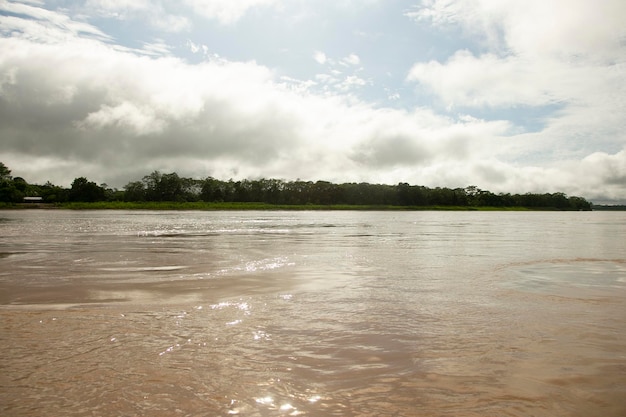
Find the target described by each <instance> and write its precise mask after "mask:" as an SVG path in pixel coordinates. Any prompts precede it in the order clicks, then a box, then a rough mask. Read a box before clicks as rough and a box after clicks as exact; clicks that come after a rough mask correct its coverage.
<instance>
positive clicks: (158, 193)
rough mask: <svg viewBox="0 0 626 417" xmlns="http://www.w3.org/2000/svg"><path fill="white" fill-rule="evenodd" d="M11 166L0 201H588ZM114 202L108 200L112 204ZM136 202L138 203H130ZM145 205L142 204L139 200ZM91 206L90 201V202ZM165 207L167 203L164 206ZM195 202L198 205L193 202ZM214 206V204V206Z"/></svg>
mask: <svg viewBox="0 0 626 417" xmlns="http://www.w3.org/2000/svg"><path fill="white" fill-rule="evenodd" d="M10 174H11V171H10V170H9V169H8V168H7V167H6V166H5V165H4V164H2V163H1V162H0V201H1V202H5V203H19V202H22V201H23V200H24V197H35V196H38V197H42V199H43V202H47V203H72V202H74V203H78V202H90V203H95V202H126V204H119V205H118V207H132V205H131V204H129V203H131V202H133V203H138V202H143V203H147V202H152V203H159V202H177V203H187V204H186V206H187V207H194V205H193V204H191V203H199V202H211V203H221V204H222V205H223V206H224V207H225V208H226V207H232V204H230V206H229V205H228V204H227V203H263V204H264V205H263V204H262V205H259V207H268V206H267V205H273V206H276V205H279V206H284V207H292V206H302V205H310V206H333V207H338V208H345V207H350V206H367V207H383V208H385V207H386V208H392V207H443V208H445V207H450V208H451V207H457V208H463V207H466V208H471V207H493V208H507V207H525V208H531V209H557V210H590V209H591V203H589V202H588V201H587V200H585V199H584V198H582V197H568V196H566V195H565V194H563V193H553V194H550V193H547V194H533V193H526V194H503V193H500V194H494V193H492V192H490V191H485V190H481V189H479V188H478V187H476V186H469V187H467V188H454V189H451V188H441V187H437V188H428V187H424V186H419V185H409V184H407V183H400V184H397V185H385V184H369V183H358V184H357V183H344V184H333V183H330V182H326V181H316V182H312V181H300V180H297V181H283V180H278V179H263V178H262V179H258V180H241V181H233V180H228V181H222V180H218V179H215V178H212V177H208V178H205V179H193V178H184V177H180V176H179V175H178V174H176V173H175V172H173V173H170V174H163V173H161V172H159V171H154V172H152V173H151V174H149V175H146V176H145V177H143V178H142V179H141V180H140V181H131V182H129V183H128V184H126V186H124V189H123V190H118V189H112V188H110V187H108V186H107V185H106V184H101V185H97V184H96V183H95V182H92V181H89V180H87V179H86V178H85V177H79V178H76V179H75V180H74V181H73V182H72V186H71V188H69V189H67V188H63V187H59V186H56V185H53V184H51V183H50V182H47V183H46V184H44V185H34V184H28V183H27V182H26V181H25V180H24V179H23V178H20V177H15V178H13V177H11V175H10ZM112 206H114V205H109V207H112ZM135 206H138V205H135ZM143 206H144V207H145V206H146V205H145V204H144V205H143ZM94 207H95V206H94ZM168 207H173V206H172V205H168ZM195 207H200V206H199V205H196V206H195ZM216 207H220V206H216Z"/></svg>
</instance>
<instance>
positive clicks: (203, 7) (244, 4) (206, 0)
mask: <svg viewBox="0 0 626 417" xmlns="http://www.w3.org/2000/svg"><path fill="white" fill-rule="evenodd" d="M183 2H184V3H185V4H186V5H188V6H190V7H191V8H192V10H193V11H194V12H195V13H197V14H199V15H202V16H204V17H206V18H208V19H215V20H217V21H219V22H220V23H221V24H224V25H229V24H233V23H235V22H236V21H238V20H239V19H241V18H242V17H243V16H244V15H245V14H246V13H247V12H248V11H249V10H250V9H253V8H255V7H268V6H272V5H274V4H276V3H278V0H184V1H183Z"/></svg>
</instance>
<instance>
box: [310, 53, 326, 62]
mask: <svg viewBox="0 0 626 417" xmlns="http://www.w3.org/2000/svg"><path fill="white" fill-rule="evenodd" d="M313 59H314V60H315V61H317V63H318V64H321V65H323V64H325V63H326V61H327V58H326V54H325V53H324V52H321V51H316V52H315V53H314V54H313Z"/></svg>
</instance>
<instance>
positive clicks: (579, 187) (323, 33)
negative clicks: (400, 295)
mask: <svg viewBox="0 0 626 417" xmlns="http://www.w3.org/2000/svg"><path fill="white" fill-rule="evenodd" d="M625 21H626V2H624V1H623V0H597V1H593V2H592V1H589V0H525V1H519V0H421V1H420V0H358V1H357V0H315V1H310V0H177V1H171V0H152V1H149V0H87V1H73V0H50V1H44V0H23V1H12V0H0V162H3V163H4V164H5V165H6V166H7V167H8V168H9V169H11V170H12V175H13V176H21V177H23V178H24V179H26V180H27V181H28V182H29V183H40V184H43V183H45V182H46V181H50V182H52V183H54V184H57V185H62V186H69V185H70V184H71V182H72V181H73V179H74V178H77V177H86V178H88V179H89V180H90V181H94V182H96V183H98V184H102V183H106V184H108V185H109V186H110V187H117V188H120V189H121V188H123V187H124V185H126V184H127V183H128V182H130V181H136V180H140V179H141V178H142V177H143V176H144V175H147V174H149V173H151V172H153V171H155V170H158V171H161V172H163V173H170V172H176V173H178V174H179V175H180V176H185V177H193V178H198V179H202V178H206V177H208V176H212V177H214V178H218V179H222V180H228V179H231V178H232V179H234V180H239V179H258V178H263V177H264V178H278V179H284V180H287V181H291V180H296V179H301V180H306V181H317V180H324V181H331V182H335V183H342V182H370V183H380V184H397V183H399V182H408V183H409V184H414V185H425V186H428V187H451V188H457V187H461V188H464V187H467V186H469V185H474V186H477V187H478V188H480V189H484V190H489V191H492V192H496V193H500V192H503V193H509V192H511V193H527V192H540V193H546V192H549V193H553V192H564V193H566V194H568V195H576V196H581V197H584V198H587V199H588V200H590V201H593V202H594V203H596V204H614V203H621V204H624V203H626V25H625V24H624V22H625Z"/></svg>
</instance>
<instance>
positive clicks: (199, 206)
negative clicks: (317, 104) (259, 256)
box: [0, 201, 557, 211]
mask: <svg viewBox="0 0 626 417" xmlns="http://www.w3.org/2000/svg"><path fill="white" fill-rule="evenodd" d="M0 209H24V210H27V209H44V210H50V209H65V210H181V211H182V210H188V211H190V210H201V211H211V210H216V211H223V210H274V211H279V210H294V211H305V210H329V211H336V210H344V211H345V210H359V211H363V210H366V211H367V210H369V211H419V210H422V211H423V210H446V211H447V210H453V211H529V210H541V211H546V210H548V211H551V210H557V209H555V208H540V209H537V208H533V209H531V208H527V207H486V206H480V207H474V206H392V205H351V204H332V205H324V204H268V203H234V202H217V203H209V202H202V201H196V202H167V201H162V202H130V201H102V202H94V203H84V202H72V203H37V204H33V203H19V204H3V205H0Z"/></svg>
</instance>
